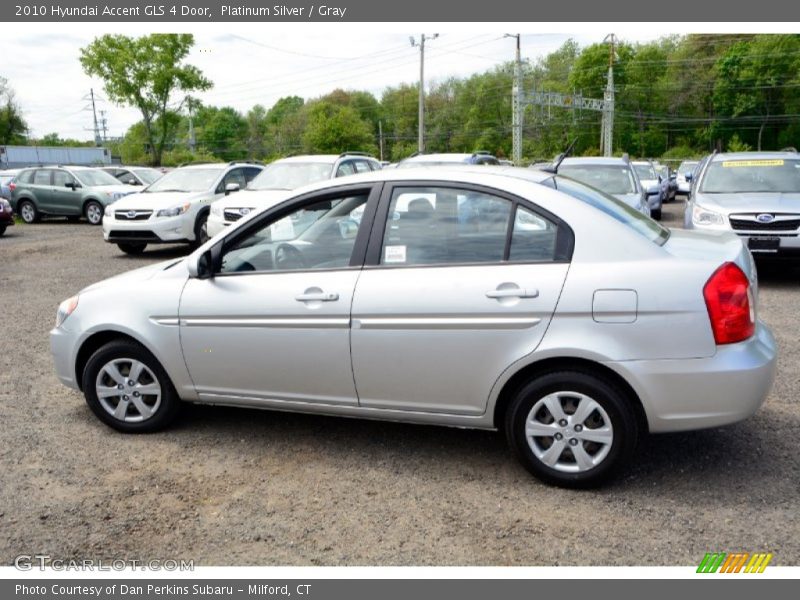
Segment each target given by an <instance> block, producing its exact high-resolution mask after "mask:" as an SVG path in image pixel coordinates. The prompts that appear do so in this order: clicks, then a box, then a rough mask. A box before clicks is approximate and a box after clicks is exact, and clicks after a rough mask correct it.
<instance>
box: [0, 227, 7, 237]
mask: <svg viewBox="0 0 800 600" xmlns="http://www.w3.org/2000/svg"><path fill="white" fill-rule="evenodd" d="M6 227H7V225H0V235H3V234H4V233H5V232H6Z"/></svg>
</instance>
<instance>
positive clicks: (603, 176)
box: [558, 164, 636, 194]
mask: <svg viewBox="0 0 800 600" xmlns="http://www.w3.org/2000/svg"><path fill="white" fill-rule="evenodd" d="M558 172H559V173H560V174H562V175H567V176H568V177H571V178H572V179H575V180H576V181H580V182H581V183H585V184H586V185H589V186H591V187H593V188H595V189H598V190H601V191H603V192H605V193H606V194H635V193H636V182H635V181H634V179H633V172H632V171H631V170H630V169H629V168H628V167H625V166H622V165H563V164H562V165H561V166H560V167H559V169H558Z"/></svg>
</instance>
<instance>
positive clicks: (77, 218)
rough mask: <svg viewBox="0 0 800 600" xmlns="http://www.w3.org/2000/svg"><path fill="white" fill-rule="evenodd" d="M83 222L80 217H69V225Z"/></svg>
mask: <svg viewBox="0 0 800 600" xmlns="http://www.w3.org/2000/svg"><path fill="white" fill-rule="evenodd" d="M80 220H81V217H80V215H69V216H68V217H67V222H68V223H78V222H79V221H80Z"/></svg>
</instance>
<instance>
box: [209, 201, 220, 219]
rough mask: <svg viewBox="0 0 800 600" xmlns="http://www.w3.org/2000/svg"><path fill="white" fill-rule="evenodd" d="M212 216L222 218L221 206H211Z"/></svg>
mask: <svg viewBox="0 0 800 600" xmlns="http://www.w3.org/2000/svg"><path fill="white" fill-rule="evenodd" d="M211 214H212V215H214V216H215V217H221V216H222V207H221V206H217V205H216V204H212V205H211Z"/></svg>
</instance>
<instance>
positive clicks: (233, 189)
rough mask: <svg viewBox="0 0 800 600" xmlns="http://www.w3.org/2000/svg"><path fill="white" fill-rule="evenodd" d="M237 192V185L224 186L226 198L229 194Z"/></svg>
mask: <svg viewBox="0 0 800 600" xmlns="http://www.w3.org/2000/svg"><path fill="white" fill-rule="evenodd" d="M238 191H239V184H238V183H229V184H228V185H226V186H225V195H226V196H227V195H228V194H230V193H231V192H238Z"/></svg>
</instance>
